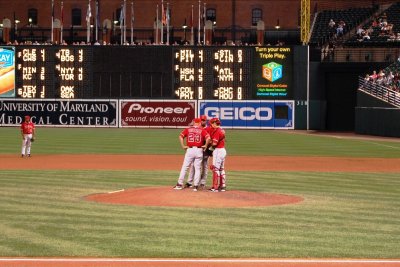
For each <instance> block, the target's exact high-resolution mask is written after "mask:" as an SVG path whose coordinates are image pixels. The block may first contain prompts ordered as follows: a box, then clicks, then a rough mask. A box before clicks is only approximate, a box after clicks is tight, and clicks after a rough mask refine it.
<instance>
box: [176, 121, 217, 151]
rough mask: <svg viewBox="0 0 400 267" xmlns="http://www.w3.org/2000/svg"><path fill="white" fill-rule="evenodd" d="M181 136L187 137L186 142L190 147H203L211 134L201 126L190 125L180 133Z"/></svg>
mask: <svg viewBox="0 0 400 267" xmlns="http://www.w3.org/2000/svg"><path fill="white" fill-rule="evenodd" d="M180 136H181V137H183V138H185V137H186V144H187V146H189V147H194V146H195V147H201V146H203V145H204V142H205V140H206V139H207V138H209V137H210V135H209V134H208V133H207V131H206V130H204V129H203V128H201V127H195V126H193V127H189V128H186V129H185V130H183V131H182V132H181V134H180Z"/></svg>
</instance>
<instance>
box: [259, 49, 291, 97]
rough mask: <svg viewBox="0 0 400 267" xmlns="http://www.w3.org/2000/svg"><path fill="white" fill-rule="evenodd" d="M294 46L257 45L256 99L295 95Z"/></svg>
mask: <svg viewBox="0 0 400 267" xmlns="http://www.w3.org/2000/svg"><path fill="white" fill-rule="evenodd" d="M292 72H293V49H292V47H283V46H279V47H276V46H274V47H272V46H270V47H255V48H254V61H253V93H254V98H256V99H291V98H292V97H293V96H292V95H293V86H292V81H293V75H292Z"/></svg>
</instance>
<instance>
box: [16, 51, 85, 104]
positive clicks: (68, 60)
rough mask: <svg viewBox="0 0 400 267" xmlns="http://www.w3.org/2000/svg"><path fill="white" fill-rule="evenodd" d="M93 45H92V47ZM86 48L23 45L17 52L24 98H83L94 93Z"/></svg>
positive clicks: (18, 79)
mask: <svg viewBox="0 0 400 267" xmlns="http://www.w3.org/2000/svg"><path fill="white" fill-rule="evenodd" d="M89 49H90V48H89ZM86 51H87V50H85V49H84V48H79V47H68V48H66V47H46V48H37V47H32V48H23V49H21V50H19V51H18V52H17V54H16V62H17V69H16V88H17V96H18V97H21V98H67V99H72V98H83V97H84V96H85V95H91V93H90V91H91V90H92V88H91V78H90V75H87V73H90V71H91V69H90V67H88V65H89V64H90V65H91V62H90V60H89V59H88V58H87V55H86Z"/></svg>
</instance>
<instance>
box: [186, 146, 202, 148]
mask: <svg viewBox="0 0 400 267" xmlns="http://www.w3.org/2000/svg"><path fill="white" fill-rule="evenodd" d="M192 147H196V148H201V146H190V147H189V148H192Z"/></svg>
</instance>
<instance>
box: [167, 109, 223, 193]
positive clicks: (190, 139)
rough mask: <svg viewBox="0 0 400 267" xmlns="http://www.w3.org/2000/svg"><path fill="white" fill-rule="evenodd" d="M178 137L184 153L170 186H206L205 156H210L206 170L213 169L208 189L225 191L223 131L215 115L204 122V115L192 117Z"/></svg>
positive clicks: (197, 187)
mask: <svg viewBox="0 0 400 267" xmlns="http://www.w3.org/2000/svg"><path fill="white" fill-rule="evenodd" d="M185 139H186V144H185V142H184V141H185ZM179 141H180V144H181V146H182V148H183V149H185V150H186V153H185V158H184V161H183V164H182V168H181V171H180V174H179V178H178V183H177V184H176V185H175V186H174V189H175V190H182V189H184V188H193V191H198V190H206V178H207V174H208V158H209V157H210V156H211V157H212V165H211V166H210V170H211V171H212V173H213V175H212V177H213V180H212V187H211V188H210V189H209V190H210V191H211V192H225V191H226V176H225V169H224V165H225V158H226V149H225V131H224V130H223V129H222V128H221V121H220V120H219V119H218V118H212V119H211V120H210V121H209V124H208V125H207V116H205V115H202V116H200V117H199V118H195V119H194V120H193V121H192V123H191V124H190V125H189V127H188V128H186V129H184V130H183V131H182V132H181V133H180V135H179ZM189 169H190V172H189V177H188V180H187V183H186V184H185V185H184V180H185V176H186V173H187V171H188V170H189Z"/></svg>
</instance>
